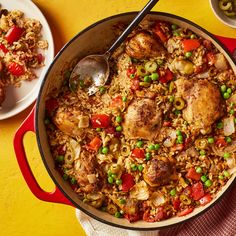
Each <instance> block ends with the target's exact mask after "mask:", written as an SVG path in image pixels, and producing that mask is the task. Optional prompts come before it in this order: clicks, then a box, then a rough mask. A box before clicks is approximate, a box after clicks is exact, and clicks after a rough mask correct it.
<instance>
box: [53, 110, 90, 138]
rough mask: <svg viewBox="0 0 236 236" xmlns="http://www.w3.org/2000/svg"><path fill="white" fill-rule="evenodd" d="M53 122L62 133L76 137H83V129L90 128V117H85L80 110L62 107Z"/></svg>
mask: <svg viewBox="0 0 236 236" xmlns="http://www.w3.org/2000/svg"><path fill="white" fill-rule="evenodd" d="M53 122H54V124H55V125H56V126H57V127H58V129H60V130H61V131H62V132H64V133H65V134H67V135H69V136H72V137H74V136H81V135H83V133H84V130H83V128H86V127H88V126H89V117H87V116H84V115H83V113H82V112H81V111H80V110H78V108H73V109H72V110H71V109H64V107H63V106H60V107H59V108H58V110H57V111H56V113H55V115H54V118H53Z"/></svg>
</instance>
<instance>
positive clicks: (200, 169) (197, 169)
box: [196, 166, 202, 174]
mask: <svg viewBox="0 0 236 236" xmlns="http://www.w3.org/2000/svg"><path fill="white" fill-rule="evenodd" d="M196 172H197V173H198V174H201V173H202V168H201V167H200V166H198V167H197V168H196Z"/></svg>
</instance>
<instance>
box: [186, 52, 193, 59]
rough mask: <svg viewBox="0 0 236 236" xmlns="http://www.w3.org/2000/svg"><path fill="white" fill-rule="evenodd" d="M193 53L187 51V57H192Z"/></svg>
mask: <svg viewBox="0 0 236 236" xmlns="http://www.w3.org/2000/svg"><path fill="white" fill-rule="evenodd" d="M192 55H193V54H192V52H186V53H185V56H186V57H187V58H189V57H191V56H192Z"/></svg>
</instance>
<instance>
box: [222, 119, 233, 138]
mask: <svg viewBox="0 0 236 236" xmlns="http://www.w3.org/2000/svg"><path fill="white" fill-rule="evenodd" d="M223 131H224V135H225V136H229V135H231V134H233V133H234V132H235V127H234V117H233V116H230V117H228V118H225V119H223Z"/></svg>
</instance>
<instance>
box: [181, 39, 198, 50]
mask: <svg viewBox="0 0 236 236" xmlns="http://www.w3.org/2000/svg"><path fill="white" fill-rule="evenodd" d="M200 45H201V44H200V42H199V40H198V39H184V40H183V41H182V46H183V49H184V52H190V51H193V50H195V49H197V48H198V47H200Z"/></svg>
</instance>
